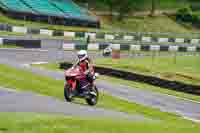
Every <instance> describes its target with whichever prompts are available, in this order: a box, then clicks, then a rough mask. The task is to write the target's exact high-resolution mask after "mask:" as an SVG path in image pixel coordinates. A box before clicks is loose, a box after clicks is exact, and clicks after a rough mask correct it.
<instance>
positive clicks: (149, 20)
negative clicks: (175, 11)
mask: <svg viewBox="0 0 200 133" xmlns="http://www.w3.org/2000/svg"><path fill="white" fill-rule="evenodd" d="M102 20H103V21H102V23H103V25H102V28H103V29H106V30H113V29H115V30H117V31H130V32H131V31H134V32H161V33H162V32H173V33H189V32H196V33H198V32H199V31H200V30H198V29H195V28H192V27H187V28H186V27H184V26H183V25H181V24H178V23H176V21H174V20H173V19H171V18H169V17H167V16H158V17H149V16H138V17H129V18H126V19H125V20H124V22H118V21H110V19H108V17H102Z"/></svg>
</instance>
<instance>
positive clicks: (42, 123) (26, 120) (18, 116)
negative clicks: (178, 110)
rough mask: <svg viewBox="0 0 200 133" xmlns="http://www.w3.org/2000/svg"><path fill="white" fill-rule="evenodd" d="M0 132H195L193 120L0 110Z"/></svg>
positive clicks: (195, 126)
mask: <svg viewBox="0 0 200 133" xmlns="http://www.w3.org/2000/svg"><path fill="white" fill-rule="evenodd" d="M0 118H1V119H0V132H2V133H4V132H5V133H13V132H15V133H22V132H25V133H36V132H37V133H49V132H52V133H54V132H56V133H66V132H67V133H88V132H93V133H130V132H140V133H147V132H148V133H198V131H199V130H200V128H199V127H200V126H199V125H197V124H194V123H193V124H192V125H190V124H189V125H188V123H185V124H184V125H180V126H178V124H177V125H173V124H170V123H169V124H166V125H164V124H160V123H147V122H146V123H145V122H131V121H124V120H123V121H114V120H109V119H104V120H103V119H91V118H87V119H86V118H75V117H67V116H61V115H57V116H55V115H47V114H35V113H0Z"/></svg>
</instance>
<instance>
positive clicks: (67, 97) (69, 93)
mask: <svg viewBox="0 0 200 133" xmlns="http://www.w3.org/2000/svg"><path fill="white" fill-rule="evenodd" d="M64 96H65V100H66V101H67V102H72V100H73V95H72V91H71V88H70V86H69V85H65V87H64Z"/></svg>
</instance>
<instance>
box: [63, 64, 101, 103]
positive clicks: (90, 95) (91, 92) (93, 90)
mask: <svg viewBox="0 0 200 133" xmlns="http://www.w3.org/2000/svg"><path fill="white" fill-rule="evenodd" d="M97 77H98V74H97V73H95V74H94V75H92V76H90V78H92V79H90V80H89V82H87V84H86V85H84V89H85V90H87V91H86V92H87V93H84V94H83V93H82V89H83V88H82V85H81V80H86V78H87V75H86V74H85V73H84V72H83V71H82V70H81V68H80V67H79V66H78V65H73V66H72V67H71V68H69V69H67V70H65V80H66V83H65V86H64V96H65V99H66V101H67V102H71V101H72V100H73V99H74V98H75V97H78V98H84V99H85V100H86V102H87V103H88V104H89V105H91V106H94V105H96V104H97V102H98V96H99V91H98V88H97V87H96V85H95V82H94V81H95V79H96V78H97ZM87 79H88V78H87Z"/></svg>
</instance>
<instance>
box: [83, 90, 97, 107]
mask: <svg viewBox="0 0 200 133" xmlns="http://www.w3.org/2000/svg"><path fill="white" fill-rule="evenodd" d="M92 91H93V92H95V93H96V96H94V95H90V98H87V99H86V102H87V103H88V104H89V105H91V106H94V105H96V104H97V102H98V98H99V91H98V88H97V87H96V86H94V87H93V89H92Z"/></svg>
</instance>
